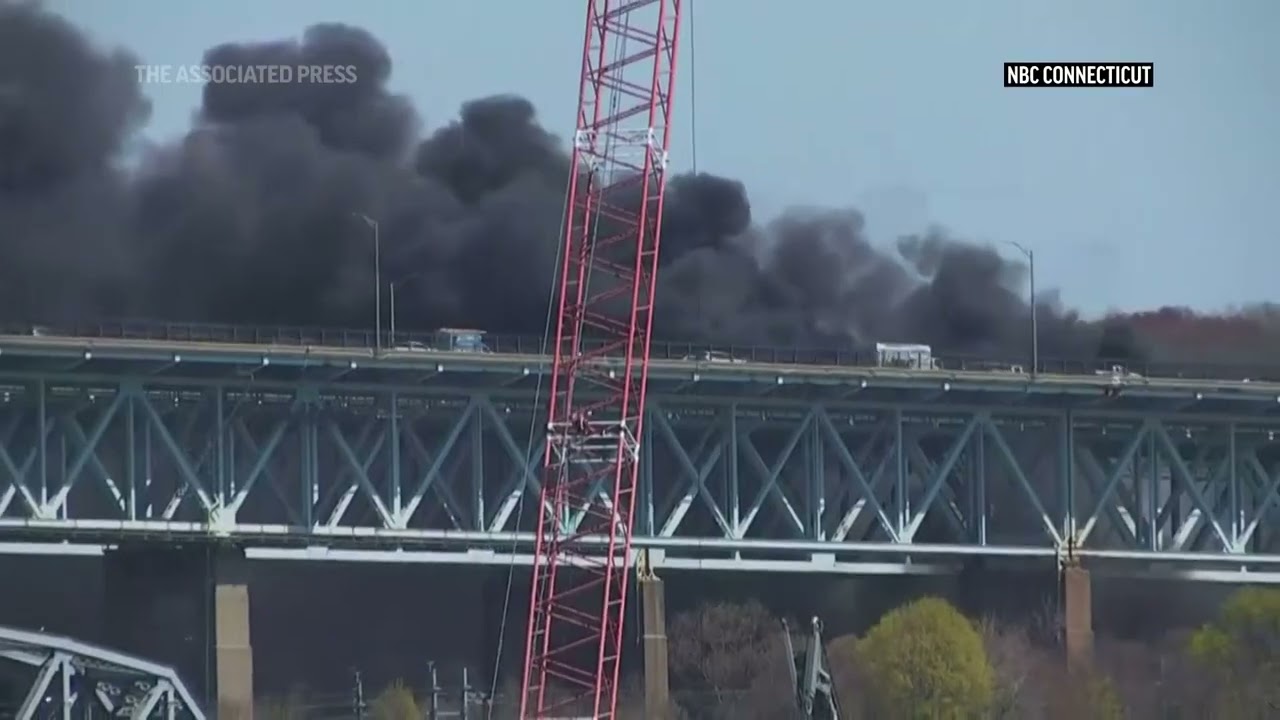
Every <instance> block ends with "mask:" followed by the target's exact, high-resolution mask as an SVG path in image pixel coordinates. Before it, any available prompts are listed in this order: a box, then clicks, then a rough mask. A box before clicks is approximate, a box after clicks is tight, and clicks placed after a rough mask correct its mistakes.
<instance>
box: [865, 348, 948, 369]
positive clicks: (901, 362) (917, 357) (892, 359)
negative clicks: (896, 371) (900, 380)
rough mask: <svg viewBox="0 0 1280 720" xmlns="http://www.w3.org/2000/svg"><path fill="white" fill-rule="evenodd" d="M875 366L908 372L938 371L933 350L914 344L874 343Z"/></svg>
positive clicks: (938, 367) (939, 367)
mask: <svg viewBox="0 0 1280 720" xmlns="http://www.w3.org/2000/svg"><path fill="white" fill-rule="evenodd" d="M876 365H878V366H880V367H892V368H905V369H909V370H940V369H942V368H941V366H939V365H938V361H937V360H936V359H935V358H934V357H933V348H931V347H929V346H928V345H920V344H915V343H876Z"/></svg>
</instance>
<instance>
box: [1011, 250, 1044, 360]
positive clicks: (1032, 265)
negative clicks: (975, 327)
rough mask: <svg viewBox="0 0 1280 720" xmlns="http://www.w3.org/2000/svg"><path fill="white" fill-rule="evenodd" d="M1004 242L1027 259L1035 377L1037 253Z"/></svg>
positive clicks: (1037, 338)
mask: <svg viewBox="0 0 1280 720" xmlns="http://www.w3.org/2000/svg"><path fill="white" fill-rule="evenodd" d="M1003 242H1004V244H1006V245H1009V246H1011V247H1013V248H1014V249H1016V250H1017V251H1018V252H1020V253H1022V254H1023V255H1024V256H1026V258H1027V274H1028V280H1029V281H1030V285H1031V375H1032V377H1035V375H1036V374H1037V373H1038V372H1040V323H1039V318H1038V317H1037V314H1036V253H1035V251H1034V250H1032V249H1031V248H1028V247H1027V246H1025V245H1023V244H1021V243H1018V242H1014V241H1013V240H1005V241H1003Z"/></svg>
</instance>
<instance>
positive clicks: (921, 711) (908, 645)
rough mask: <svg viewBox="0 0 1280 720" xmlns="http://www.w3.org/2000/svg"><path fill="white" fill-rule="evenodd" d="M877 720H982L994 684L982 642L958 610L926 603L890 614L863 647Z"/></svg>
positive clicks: (935, 601) (941, 603)
mask: <svg viewBox="0 0 1280 720" xmlns="http://www.w3.org/2000/svg"><path fill="white" fill-rule="evenodd" d="M858 654H859V656H860V662H861V665H862V667H863V668H864V672H865V673H866V677H867V681H868V683H867V687H868V691H869V693H870V696H869V699H870V700H871V702H872V703H873V705H874V706H875V707H876V709H877V710H878V712H877V716H878V717H895V718H903V719H904V720H905V719H907V718H919V719H920V720H926V719H927V720H935V719H937V718H946V719H951V718H955V719H956V720H961V719H966V720H967V718H973V717H981V716H982V715H984V714H985V713H986V712H987V711H988V710H989V708H990V707H991V705H992V701H993V699H994V688H995V678H994V674H993V672H992V669H991V663H990V661H989V660H988V659H987V654H986V651H985V650H984V648H983V646H982V637H981V636H980V635H979V634H978V631H977V630H976V629H975V628H974V626H973V624H972V623H970V622H969V621H968V619H966V618H965V617H964V616H963V615H961V614H960V612H959V611H958V610H956V609H955V608H954V607H952V606H951V605H950V604H949V603H947V602H946V601H944V600H941V599H938V598H924V599H921V600H917V601H915V602H912V603H909V604H907V605H904V606H902V607H900V608H898V609H896V610H893V611H891V612H889V613H888V614H887V615H885V616H884V617H883V618H881V619H880V622H879V623H877V624H876V625H875V627H873V628H872V629H871V631H870V632H868V633H867V636H866V638H864V639H863V640H862V642H861V643H859V644H858Z"/></svg>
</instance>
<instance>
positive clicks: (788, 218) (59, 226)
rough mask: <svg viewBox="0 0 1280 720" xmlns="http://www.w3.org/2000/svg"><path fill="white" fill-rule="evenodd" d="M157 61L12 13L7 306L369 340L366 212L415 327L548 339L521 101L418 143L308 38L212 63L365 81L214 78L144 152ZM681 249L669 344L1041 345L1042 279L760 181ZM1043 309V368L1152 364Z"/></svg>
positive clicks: (544, 147) (663, 279) (722, 182)
mask: <svg viewBox="0 0 1280 720" xmlns="http://www.w3.org/2000/svg"><path fill="white" fill-rule="evenodd" d="M138 62H139V60H138V59H137V58H135V57H134V56H132V55H131V54H130V53H129V52H128V51H126V50H109V49H102V48H99V47H96V46H95V45H94V44H93V43H92V42H91V40H90V39H89V38H88V37H87V36H86V35H85V34H84V33H83V32H82V31H81V30H79V29H77V28H75V27H74V26H72V25H71V24H70V23H69V22H67V21H66V20H64V19H62V18H59V17H57V16H55V15H53V14H51V13H50V12H48V11H46V10H43V9H41V8H40V7H39V6H38V5H34V4H31V3H25V2H0V226H2V227H4V228H5V230H4V232H3V234H0V253H3V257H4V259H5V261H4V262H3V263H2V264H0V314H2V315H4V316H5V317H6V318H9V319H13V320H24V321H25V320H37V319H38V320H41V321H58V320H71V319H75V320H85V319H90V318H94V317H123V316H128V317H137V318H155V319H163V320H174V321H211V322H225V323H245V324H296V325H326V326H350V327H364V326H368V325H369V324H370V322H369V318H371V317H372V314H373V313H372V306H373V293H372V287H373V283H374V280H373V264H372V249H371V247H370V239H369V233H368V229H367V228H366V227H364V226H363V225H362V224H360V223H358V222H356V221H354V220H353V219H352V217H351V215H352V213H353V212H359V213H365V214H368V215H370V216H372V217H375V218H377V219H378V220H379V223H380V229H381V237H382V253H383V263H384V280H394V281H397V282H398V285H399V287H398V289H397V295H398V302H397V315H398V324H399V326H400V327H401V328H405V329H409V328H412V329H423V330H426V329H432V328H435V327H440V326H468V327H480V328H484V329H487V330H490V331H493V332H503V333H527V334H539V333H541V332H542V330H543V327H544V324H545V318H546V314H547V302H548V300H549V297H548V293H549V288H550V287H551V285H552V281H553V280H552V275H553V272H554V268H555V259H556V248H557V244H558V242H559V240H560V237H559V234H558V230H559V227H560V222H561V214H562V210H563V204H564V195H565V186H566V174H567V173H568V159H567V156H566V150H565V145H564V143H563V142H562V141H561V140H560V139H559V138H557V137H556V136H554V135H553V134H551V133H550V132H548V131H547V130H546V129H545V128H543V127H542V126H541V125H540V124H539V122H538V118H537V116H536V114H535V111H534V108H533V106H532V104H531V103H530V102H529V101H528V100H525V99H523V98H520V97H515V96H496V97H487V98H482V99H478V100H475V101H472V102H469V103H467V104H465V105H464V106H463V107H462V109H461V111H460V113H459V114H458V117H457V118H456V119H454V120H453V121H451V122H449V123H448V124H446V125H445V126H443V127H440V128H438V129H436V130H434V131H431V132H430V133H425V134H424V133H423V132H422V130H421V128H422V121H421V117H420V115H419V113H418V111H417V110H416V109H415V108H414V107H413V106H412V104H411V103H410V101H409V99H408V98H406V97H405V96H403V95H397V94H395V93H392V92H390V91H389V90H388V89H387V81H388V79H389V78H390V77H391V73H392V68H393V63H392V58H391V57H390V55H389V53H388V51H387V49H386V48H385V47H383V45H382V44H381V43H380V42H379V41H378V40H377V39H376V38H374V37H373V36H372V35H370V34H369V33H368V32H366V31H364V30H362V29H359V28H355V27H350V26H345V25H332V24H329V25H314V26H312V27H310V28H308V29H306V31H305V32H304V33H303V34H302V36H301V38H300V39H297V40H281V41H279V42H269V43H254V44H248V43H231V44H225V45H220V46H217V47H214V48H212V49H210V50H208V51H207V52H206V53H205V56H204V63H206V64H210V65H223V64H244V65H255V64H256V65H295V66H300V65H353V66H355V68H356V69H357V75H358V79H357V81H356V82H354V83H344V84H318V83H284V84H267V83H263V84H209V85H206V86H205V87H204V89H203V101H202V103H201V105H200V108H199V110H198V111H197V113H196V114H195V116H194V117H193V119H192V123H191V127H190V129H189V130H188V131H187V132H186V133H185V135H184V136H183V137H181V138H180V139H178V140H176V141H173V142H167V143H163V144H159V145H147V144H146V143H144V142H143V141H142V140H141V139H140V135H139V132H140V130H141V129H142V128H143V127H144V125H145V124H146V122H147V120H148V117H149V114H150V107H149V102H148V100H147V98H146V96H145V95H144V93H143V91H142V88H141V87H140V85H139V81H138V73H137V71H136V69H135V65H137V64H138ZM799 181H802V180H799ZM663 252H664V255H663V266H662V271H661V275H660V285H661V286H660V291H659V307H658V309H657V320H656V324H657V328H656V331H657V333H658V334H659V335H660V336H661V337H663V338H666V339H678V340H685V339H689V340H698V341H706V342H713V343H742V344H747V343H751V344H773V345H792V344H796V345H815V346H841V345H850V344H855V343H863V342H874V341H912V342H926V343H930V344H932V345H934V346H935V348H936V349H938V350H939V351H941V352H952V353H974V354H992V355H1010V356H1013V357H1017V358H1022V356H1023V355H1025V353H1026V348H1028V347H1029V337H1028V335H1029V331H1030V328H1029V322H1028V317H1029V312H1030V308H1029V307H1028V305H1027V302H1026V300H1025V297H1024V288H1025V287H1026V268H1025V267H1024V266H1023V265H1022V264H1020V263H1017V262H1012V261H1010V260H1007V259H1005V258H1002V257H1001V256H1000V254H999V253H997V252H996V251H995V250H994V249H992V248H990V247H986V246H982V245H978V244H973V243H969V242H965V241H963V240H959V239H956V238H953V237H951V236H950V235H948V234H947V233H945V232H943V231H940V230H931V231H928V232H926V233H924V234H922V235H920V236H917V237H912V238H908V239H904V240H902V241H901V242H899V243H898V244H897V245H896V246H894V247H891V248H883V247H877V246H875V245H873V244H872V243H871V242H870V241H869V239H868V237H867V235H866V233H865V232H864V223H863V218H862V216H861V215H860V214H859V213H858V212H856V211H854V210H849V209H813V210H797V211H792V212H788V213H785V214H783V215H782V216H781V217H778V218H775V219H772V220H768V221H764V222H761V221H759V220H758V219H756V218H753V216H752V213H751V205H750V201H749V198H748V192H747V189H746V187H745V185H744V184H743V183H742V182H739V181H735V180H732V179H729V178H724V177H719V176H715V175H710V174H697V175H684V176H681V177H677V178H675V179H673V180H672V183H671V187H670V191H669V194H668V200H667V211H666V218H665V230H664V239H663ZM1047 297H1048V296H1046V298H1047ZM1041 302H1042V306H1041V308H1040V313H1041V314H1040V320H1041V322H1040V327H1041V340H1040V343H1041V353H1042V355H1044V356H1046V357H1048V356H1073V357H1079V356H1082V355H1087V356H1094V355H1096V354H1097V353H1098V352H1099V347H1100V343H1101V345H1102V347H1103V349H1104V350H1105V351H1106V353H1105V354H1107V355H1109V356H1129V355H1131V354H1133V353H1134V352H1135V348H1134V344H1135V341H1134V340H1133V336H1132V334H1131V333H1125V332H1123V331H1115V330H1114V329H1113V331H1112V332H1109V333H1107V335H1108V337H1106V338H1104V337H1103V332H1102V329H1101V328H1100V327H1099V326H1098V325H1097V324H1095V323H1088V322H1084V321H1082V320H1081V319H1079V318H1078V317H1077V316H1076V315H1074V314H1073V313H1071V312H1067V311H1064V310H1062V309H1061V308H1059V307H1058V306H1057V304H1056V302H1055V301H1052V300H1050V299H1043V298H1042V300H1041Z"/></svg>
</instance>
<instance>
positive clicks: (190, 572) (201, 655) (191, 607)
mask: <svg viewBox="0 0 1280 720" xmlns="http://www.w3.org/2000/svg"><path fill="white" fill-rule="evenodd" d="M104 563H105V567H104V573H103V575H104V577H103V587H104V593H105V595H106V597H105V598H104V603H103V606H104V611H105V617H104V618H103V622H104V637H105V639H106V643H107V644H108V645H109V646H111V647H115V648H119V649H120V650H123V651H125V652H129V653H132V654H136V655H140V656H142V657H146V658H152V659H155V660H157V661H159V662H162V663H165V664H170V665H173V666H174V667H175V668H176V669H177V671H178V672H179V674H180V675H181V677H182V678H183V680H184V681H185V682H186V683H187V685H188V687H190V688H191V689H192V691H193V692H194V693H195V694H196V696H197V698H198V700H199V701H200V702H201V703H202V704H203V706H204V709H205V710H206V711H207V712H209V713H210V714H211V715H212V714H213V711H214V710H215V708H216V712H217V717H219V718H225V719H227V720H252V717H253V651H252V644H251V642H250V635H249V582H248V564H247V562H246V560H245V558H244V553H243V552H242V551H240V550H238V549H235V548H230V547H225V546H221V545H214V544H194V545H183V546H160V545H158V544H138V545H124V546H121V547H118V548H116V549H113V550H109V551H108V552H107V553H106V556H105V558H104Z"/></svg>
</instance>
